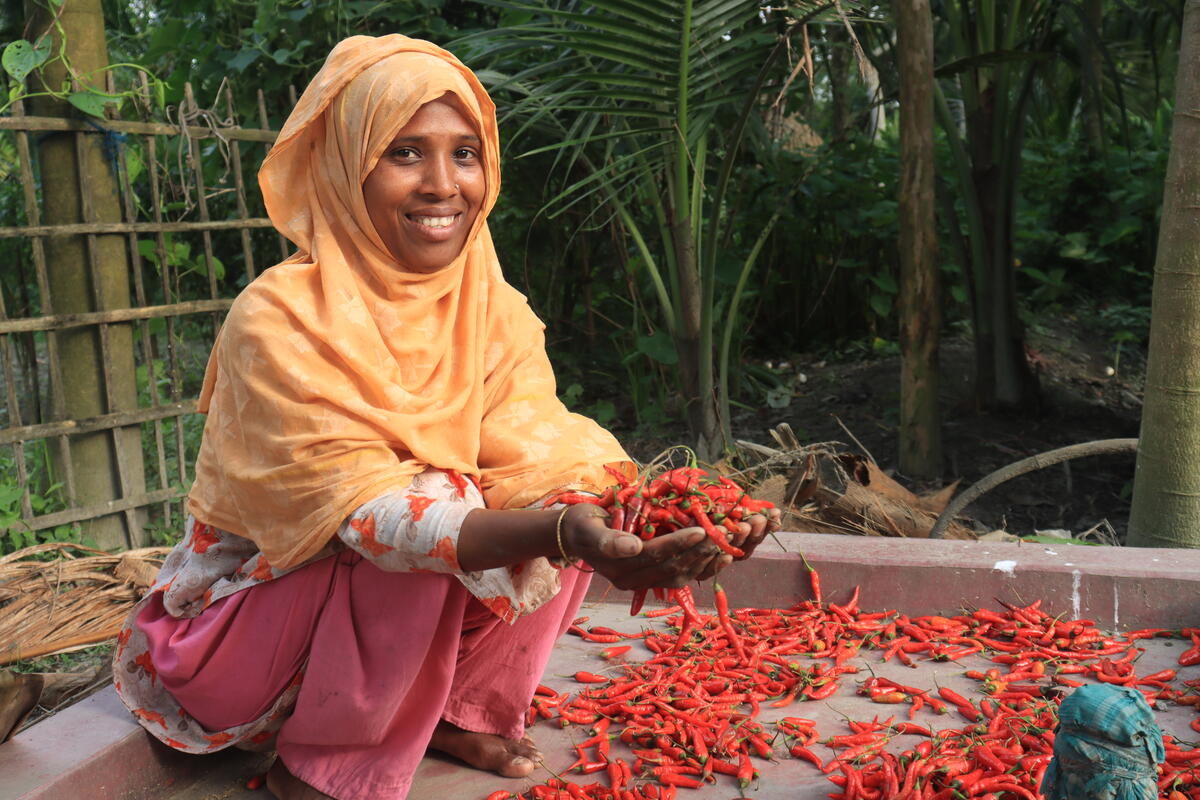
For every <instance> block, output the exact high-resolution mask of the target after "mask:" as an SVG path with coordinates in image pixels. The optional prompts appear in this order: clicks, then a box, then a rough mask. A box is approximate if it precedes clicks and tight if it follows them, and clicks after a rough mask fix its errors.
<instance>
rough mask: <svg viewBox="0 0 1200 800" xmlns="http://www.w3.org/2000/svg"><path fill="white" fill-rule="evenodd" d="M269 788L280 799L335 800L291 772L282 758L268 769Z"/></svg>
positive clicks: (277, 759) (276, 760)
mask: <svg viewBox="0 0 1200 800" xmlns="http://www.w3.org/2000/svg"><path fill="white" fill-rule="evenodd" d="M267 790H268V791H269V792H270V793H271V794H273V795H274V796H275V797H277V798H279V800H334V798H333V797H330V796H329V795H327V794H325V793H324V792H319V791H317V790H316V789H314V788H313V787H311V786H309V785H308V784H307V783H305V782H304V781H302V780H300V779H299V778H297V777H296V776H295V775H293V774H292V773H291V772H289V771H288V768H287V765H285V764H284V763H283V759H281V758H276V759H275V763H273V764H272V765H271V768H270V769H269V770H267Z"/></svg>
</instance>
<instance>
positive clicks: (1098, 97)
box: [1079, 0, 1104, 153]
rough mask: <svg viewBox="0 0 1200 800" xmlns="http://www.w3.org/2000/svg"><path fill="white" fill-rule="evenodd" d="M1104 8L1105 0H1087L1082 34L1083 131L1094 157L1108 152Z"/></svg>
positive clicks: (1080, 51) (1080, 34) (1080, 53)
mask: <svg viewBox="0 0 1200 800" xmlns="http://www.w3.org/2000/svg"><path fill="white" fill-rule="evenodd" d="M1103 5H1104V3H1103V0H1084V3H1083V10H1082V13H1083V25H1081V26H1080V30H1079V37H1080V41H1079V55H1080V60H1081V61H1082V63H1081V64H1080V70H1079V74H1080V87H1081V88H1082V91H1081V92H1080V93H1079V94H1080V95H1081V99H1082V106H1083V107H1082V112H1083V130H1084V134H1085V135H1086V137H1087V141H1088V146H1089V147H1090V148H1091V150H1092V152H1093V153H1100V152H1103V150H1104V83H1103V80H1104V61H1103V58H1102V54H1101V52H1100V35H1101V31H1102V30H1103V29H1104V8H1103Z"/></svg>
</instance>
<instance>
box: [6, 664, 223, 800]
mask: <svg viewBox="0 0 1200 800" xmlns="http://www.w3.org/2000/svg"><path fill="white" fill-rule="evenodd" d="M204 758H206V757H203V756H192V755H188V754H186V753H180V752H178V751H175V750H172V749H171V748H169V747H167V746H165V745H163V744H162V743H160V742H159V741H158V740H157V739H155V738H154V737H152V736H150V735H149V734H148V733H146V732H145V731H144V730H142V728H141V726H139V725H138V724H137V723H136V722H134V720H133V717H132V716H131V715H130V713H129V711H128V710H126V708H125V706H124V704H122V703H121V700H120V698H118V697H117V693H116V690H115V689H113V687H112V686H109V687H107V688H105V689H103V690H101V691H100V692H97V693H96V694H94V695H92V696H91V697H89V698H87V699H86V700H83V701H81V702H79V703H76V704H75V705H73V706H71V707H70V708H67V709H65V710H63V711H60V712H59V713H57V714H55V715H54V716H52V717H49V718H48V719H45V720H43V721H41V722H39V723H37V724H35V725H33V726H31V727H30V728H28V729H27V730H25V731H24V732H22V733H20V734H18V735H17V736H16V737H14V738H13V739H12V740H10V741H9V742H7V743H5V744H3V745H0V800H64V799H65V798H88V800H142V798H147V799H148V798H152V797H161V796H163V795H164V794H165V793H166V792H168V791H170V790H171V789H174V788H176V787H178V786H182V785H186V784H187V783H188V782H189V781H191V780H194V779H195V778H196V777H197V776H198V775H199V774H200V768H201V767H202V766H203V767H204V768H205V769H207V768H209V766H210V765H211V764H212V763H213V762H212V761H211V760H210V761H203V760H202V759H204Z"/></svg>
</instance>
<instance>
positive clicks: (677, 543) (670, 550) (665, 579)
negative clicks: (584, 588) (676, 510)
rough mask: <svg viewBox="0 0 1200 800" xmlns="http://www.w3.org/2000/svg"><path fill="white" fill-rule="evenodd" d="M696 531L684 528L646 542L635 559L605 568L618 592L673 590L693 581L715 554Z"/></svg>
mask: <svg viewBox="0 0 1200 800" xmlns="http://www.w3.org/2000/svg"><path fill="white" fill-rule="evenodd" d="M718 552H719V551H718V550H717V549H716V547H715V546H714V545H712V544H711V543H710V542H708V541H707V537H706V536H705V534H704V531H703V530H701V529H700V528H685V529H683V530H681V531H676V532H675V533H671V534H667V535H665V536H662V537H657V538H655V539H651V540H650V541H649V542H646V543H645V544H644V546H643V548H642V552H641V553H640V554H639V555H638V557H637V558H635V559H631V560H628V561H625V562H623V563H618V564H610V565H608V566H612V567H616V568H617V574H615V575H613V576H611V577H610V578H609V579H610V580H611V581H612V582H613V585H614V586H616V587H617V588H618V589H643V588H651V587H662V588H669V589H677V588H679V587H681V586H685V585H687V584H688V583H689V582H690V581H692V580H695V579H696V577H697V576H699V575H701V574H703V573H704V572H705V570H706V569H708V568H709V564H710V562H711V561H712V560H713V558H714V557H715V556H716V555H717V554H718Z"/></svg>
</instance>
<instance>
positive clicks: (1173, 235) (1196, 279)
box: [1129, 0, 1200, 547]
mask: <svg viewBox="0 0 1200 800" xmlns="http://www.w3.org/2000/svg"><path fill="white" fill-rule="evenodd" d="M1176 82H1177V83H1176V87H1175V119H1174V123H1173V129H1172V131H1171V155H1170V160H1169V161H1168V163H1167V175H1166V181H1165V187H1164V191H1163V205H1162V225H1161V227H1160V228H1159V232H1158V254H1157V256H1156V258H1155V263H1154V295H1153V300H1152V303H1151V313H1150V355H1149V360H1148V362H1147V365H1146V396H1145V405H1144V407H1143V411H1142V428H1141V435H1140V436H1139V444H1138V455H1137V468H1136V470H1135V473H1134V474H1135V479H1134V484H1133V508H1132V510H1131V512H1130V516H1129V544H1131V545H1138V546H1142V547H1200V424H1198V423H1200V391H1198V387H1200V159H1197V158H1196V153H1198V152H1200V0H1187V5H1186V6H1185V7H1184V18H1183V34H1182V41H1181V43H1180V47H1179V68H1178V72H1177V74H1176Z"/></svg>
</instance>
